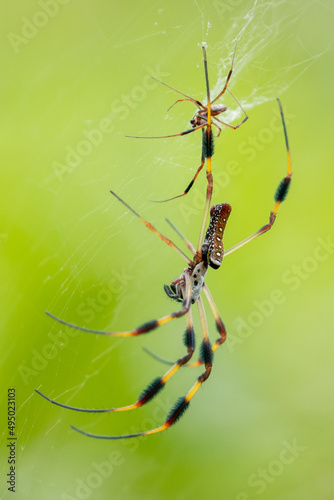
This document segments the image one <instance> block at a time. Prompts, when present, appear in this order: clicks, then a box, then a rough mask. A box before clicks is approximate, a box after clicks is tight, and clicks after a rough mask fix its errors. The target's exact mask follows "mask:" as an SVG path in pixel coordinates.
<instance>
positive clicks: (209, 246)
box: [202, 203, 232, 269]
mask: <svg viewBox="0 0 334 500" xmlns="http://www.w3.org/2000/svg"><path fill="white" fill-rule="evenodd" d="M231 210H232V209H231V205H229V204H228V203H220V204H219V205H213V206H212V207H211V210H210V223H209V227H208V229H207V231H206V234H205V238H204V243H203V245H202V259H203V261H204V262H206V263H207V264H208V265H209V266H210V267H212V268H213V269H218V268H219V267H220V266H221V263H222V261H223V257H224V247H223V235H224V230H225V226H226V222H227V219H228V218H229V216H230V213H231Z"/></svg>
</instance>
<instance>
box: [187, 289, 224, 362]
mask: <svg viewBox="0 0 334 500" xmlns="http://www.w3.org/2000/svg"><path fill="white" fill-rule="evenodd" d="M203 291H204V294H205V296H206V299H207V301H208V303H209V306H210V308H211V311H212V313H213V316H214V318H215V322H216V328H217V330H218V333H219V337H218V339H217V340H216V341H215V342H214V344H213V345H212V347H211V350H212V354H213V353H214V352H215V351H216V349H218V347H219V346H220V345H222V344H223V343H224V342H225V340H226V328H225V325H224V323H223V321H222V319H221V317H220V314H219V311H218V308H217V306H216V304H215V302H214V300H213V297H212V295H211V293H210V291H209V289H208V287H207V286H206V284H205V283H204V285H203ZM203 362H204V359H203V356H201V357H200V358H199V360H198V361H196V362H195V363H188V364H187V365H186V366H200V365H202V364H203Z"/></svg>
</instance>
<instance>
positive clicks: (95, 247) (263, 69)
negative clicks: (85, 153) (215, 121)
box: [4, 0, 331, 496]
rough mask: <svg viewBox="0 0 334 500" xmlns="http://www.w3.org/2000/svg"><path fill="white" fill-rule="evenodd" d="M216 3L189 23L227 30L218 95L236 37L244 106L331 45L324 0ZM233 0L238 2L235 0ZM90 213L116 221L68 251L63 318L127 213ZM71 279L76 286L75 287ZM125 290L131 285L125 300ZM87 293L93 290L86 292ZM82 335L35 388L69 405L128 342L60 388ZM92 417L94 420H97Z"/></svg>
mask: <svg viewBox="0 0 334 500" xmlns="http://www.w3.org/2000/svg"><path fill="white" fill-rule="evenodd" d="M214 4H215V9H216V15H217V16H218V20H217V19H214V13H213V12H212V8H211V7H210V8H209V7H208V5H207V4H206V3H204V4H201V3H200V2H199V0H197V1H195V2H194V8H196V9H198V10H199V12H200V19H199V20H198V21H197V22H196V23H195V25H194V26H193V27H192V35H193V37H195V33H196V29H198V27H199V25H200V26H201V30H202V33H201V35H202V39H201V40H198V43H199V45H200V44H201V43H207V41H208V40H209V38H210V33H211V31H214V30H216V29H220V30H221V31H222V32H224V36H223V37H222V40H221V42H220V43H219V44H216V45H215V46H214V47H212V46H210V50H214V51H215V53H216V54H217V53H221V54H222V56H221V58H220V59H219V60H216V62H215V63H213V62H212V61H210V64H211V65H212V64H215V65H216V68H215V69H216V74H217V75H218V76H217V81H216V82H215V83H214V82H211V86H212V90H211V93H212V95H216V94H217V93H218V92H219V90H220V89H221V88H222V86H223V85H224V83H225V79H226V75H227V72H228V70H229V68H230V65H231V56H232V54H233V51H234V47H235V42H236V41H238V46H237V52H236V59H235V64H234V73H233V81H235V82H238V83H237V85H236V90H235V93H236V95H237V96H238V99H239V100H240V102H241V104H242V106H243V107H244V108H245V109H246V110H247V111H248V110H250V109H252V108H254V107H256V106H259V105H261V104H263V103H265V102H268V101H271V100H273V99H274V98H275V97H277V96H282V95H283V94H284V92H286V91H287V90H288V89H289V88H290V87H291V86H292V85H294V84H295V82H296V81H297V80H298V79H299V78H300V77H301V76H302V75H303V73H305V72H306V71H308V70H310V68H311V66H312V64H314V63H315V62H316V61H317V60H318V59H319V58H320V57H321V56H322V55H323V54H325V53H326V52H327V51H328V50H329V49H330V48H331V47H329V46H327V45H326V44H325V43H324V42H321V41H320V42H319V46H317V47H315V46H309V42H308V39H307V32H306V29H305V25H304V20H305V18H306V17H307V16H308V14H309V11H310V10H312V9H323V10H326V9H327V7H326V6H325V5H324V4H323V3H322V2H318V1H314V2H309V3H305V2H302V1H295V2H288V1H280V2H277V3H274V2H266V1H257V0H255V1H254V2H239V3H238V2H234V3H233V5H232V3H231V6H229V3H228V2H214ZM235 4H237V5H236V6H235ZM181 40H182V39H181ZM129 43H130V41H129ZM268 47H271V49H272V50H271V51H270V55H268ZM284 47H289V50H285V52H286V53H288V55H289V57H288V58H287V59H285V60H281V58H280V57H279V56H278V54H279V53H281V52H282V50H283V51H284ZM254 78H255V80H254ZM213 83H214V84H213ZM238 87H239V88H240V91H239V88H238ZM226 115H227V116H226V121H228V122H233V121H234V120H237V119H238V118H240V116H242V111H241V110H240V108H239V107H237V106H235V107H234V108H231V107H230V108H229V109H228V110H227V112H226ZM224 118H225V117H224ZM168 148H169V144H168V145H162V146H161V151H160V155H159V157H163V156H164V155H167V153H168ZM141 159H144V157H143V158H139V159H138V161H140V160H141ZM177 167H179V165H177ZM159 168H161V169H162V168H165V167H164V165H160V166H159V167H158V169H159ZM146 175H147V172H145V171H144V172H143V173H142V174H141V175H138V173H136V177H135V178H136V180H138V179H140V177H142V178H145V177H146ZM133 180H134V178H133V177H132V175H131V174H126V175H125V176H124V178H123V182H122V184H120V185H119V186H118V190H119V191H126V189H127V188H129V187H130V185H131V182H133ZM95 181H96V179H95V180H94V179H93V180H92V181H91V183H92V185H93V182H95ZM138 200H139V197H138ZM136 201H137V200H136V199H133V200H132V205H134V206H135V207H136V209H137V210H138V211H139V212H140V213H141V205H140V202H139V205H138V204H136ZM93 212H98V213H100V214H107V215H108V217H107V218H108V219H109V221H110V220H112V223H110V222H109V224H106V225H105V227H104V231H102V232H100V233H99V234H97V232H96V231H95V232H94V231H92V232H91V233H90V234H89V236H88V237H87V239H86V240H83V241H82V245H81V246H79V247H77V248H76V249H75V250H74V251H72V253H70V254H69V256H68V261H67V262H64V268H66V267H69V268H70V273H69V274H67V275H66V277H64V279H63V281H62V284H61V286H60V288H59V290H55V296H54V300H53V301H52V303H51V304H50V308H52V305H53V304H56V303H57V302H59V301H61V302H62V303H63V300H62V299H63V297H64V295H65V296H67V298H66V301H65V303H63V304H64V305H63V309H62V310H61V311H60V312H59V314H60V315H62V317H64V316H66V312H67V311H68V309H69V306H70V304H71V302H72V300H73V299H74V297H75V296H76V293H77V292H78V289H79V288H80V284H81V281H82V276H83V274H84V272H85V270H86V268H88V267H89V264H90V262H92V261H96V260H98V259H100V258H101V254H102V251H103V249H104V248H105V247H106V246H107V245H114V246H115V247H117V245H118V237H119V236H120V230H118V229H117V230H116V231H113V232H110V229H111V228H114V227H116V226H117V227H119V226H118V225H117V224H118V223H119V222H122V221H123V218H124V217H126V216H127V215H126V214H124V215H121V216H117V217H116V218H115V216H114V215H113V212H112V211H111V203H110V201H106V202H104V203H101V204H100V206H97V207H96V209H94V210H93V211H90V212H87V213H86V215H85V218H90V217H91V216H92V214H93ZM143 215H144V216H145V213H143ZM81 222H82V220H78V222H77V224H74V225H72V226H71V224H70V223H69V224H68V225H67V227H66V224H65V223H62V226H60V227H61V229H62V230H64V229H68V231H69V234H70V235H72V236H73V235H74V234H75V232H76V230H77V228H78V227H79V226H80V223H81ZM124 225H125V227H126V226H127V222H124ZM47 238H48V234H44V235H42V236H41V238H40V240H39V241H37V242H36V246H37V247H38V246H39V245H42V244H43V241H45V239H47ZM63 247H64V248H67V242H66V241H64V243H63ZM136 248H137V258H135V259H134V260H133V261H132V263H131V265H130V266H129V270H128V273H129V274H135V273H136V271H135V268H136V266H137V265H140V263H141V262H142V261H143V260H144V259H145V258H146V257H147V256H148V255H151V254H150V252H149V249H148V244H147V243H146V242H145V241H140V240H139V239H137V240H136ZM61 250H63V249H62V248H60V249H58V251H61ZM51 258H52V257H51ZM59 273H60V274H61V273H62V269H60V270H59V271H57V272H55V273H54V274H53V275H51V276H48V278H47V279H46V281H45V283H47V282H51V283H52V282H53V281H55V279H56V277H57V275H58V274H59ZM103 280H104V277H103V275H102V273H101V274H100V275H99V276H96V282H97V283H98V284H99V285H101V286H102V284H103ZM73 284H75V285H74V286H73ZM97 286H98V285H97ZM91 289H92V292H94V285H91ZM124 290H126V296H125V298H124ZM85 291H86V292H89V290H85ZM136 294H138V287H134V288H133V290H130V289H129V288H128V286H127V284H126V285H125V288H124V289H123V290H122V293H121V294H120V297H119V298H118V299H117V302H116V306H115V307H114V310H113V320H116V319H117V317H118V315H122V314H124V312H125V311H126V307H127V303H131V301H133V300H135V297H136ZM153 296H154V293H151V295H150V298H151V299H153ZM123 299H124V300H123ZM106 318H108V314H107V311H103V313H102V322H103V321H105V322H106V323H107V324H108V323H109V321H110V317H109V320H107V319H106ZM100 324H101V321H100ZM97 327H98V326H97ZM56 328H57V326H56ZM77 338H78V337H74V339H70V343H69V347H67V348H66V349H69V350H70V351H71V353H72V361H71V363H72V364H71V365H70V366H64V364H63V358H62V355H59V356H58V357H56V359H55V361H53V363H52V378H50V372H49V371H48V372H47V373H46V372H44V373H43V372H42V373H41V375H40V377H39V382H40V383H36V386H38V387H40V386H41V385H42V386H43V385H44V386H45V387H47V388H48V389H50V388H52V389H53V390H51V391H49V390H48V394H49V395H50V396H51V397H56V398H57V399H59V400H61V401H66V402H67V403H68V404H71V403H72V404H75V398H76V396H77V394H79V393H80V391H83V390H84V388H85V386H86V385H88V384H89V383H90V382H91V381H92V379H94V381H96V383H98V380H99V376H100V375H101V372H102V371H103V369H104V367H105V366H106V365H107V364H108V363H109V362H110V357H108V355H109V354H110V352H111V351H113V350H114V349H117V347H118V346H119V345H120V344H121V342H123V341H121V340H118V339H113V342H112V344H111V345H110V347H109V348H107V349H104V350H103V349H100V354H97V352H95V351H94V355H93V356H92V357H91V359H90V362H89V364H88V365H87V371H86V374H85V376H84V378H83V380H82V381H81V382H80V383H79V384H77V385H70V384H69V387H68V388H67V389H66V391H64V392H62V393H60V392H59V389H58V377H60V376H63V373H64V370H73V369H75V366H76V363H77V362H78V360H79V357H80V355H81V350H80V349H79V345H80V342H79V341H78V345H77V346H76V339H77ZM50 342H51V341H50V340H48V343H50ZM98 342H99V340H97V343H98ZM51 343H52V342H51ZM100 344H101V343H100ZM53 348H54V350H56V349H57V341H53ZM97 351H98V349H97ZM87 360H88V357H87ZM32 397H34V396H33V395H32V394H30V395H29V396H27V397H26V399H25V400H24V401H23V402H22V404H21V406H20V410H19V412H18V418H20V419H21V422H20V425H21V432H22V434H24V440H23V442H22V441H21V442H20V447H19V448H18V450H17V451H18V460H20V458H21V455H22V454H23V452H24V450H25V448H26V446H27V444H28V442H29V439H30V434H31V433H30V431H28V429H29V426H31V425H32V427H33V426H34V423H35V422H36V421H37V419H38V418H40V414H41V412H42V404H41V409H40V410H39V412H38V413H36V414H35V415H34V417H33V422H32V421H31V419H28V417H27V413H28V412H29V403H30V401H31V399H32ZM96 403H97V402H96ZM73 421H74V419H73ZM94 421H95V422H96V419H95V418H94ZM61 424H62V422H61V420H55V421H54V424H53V427H50V429H49V431H48V432H47V433H45V435H44V439H45V440H48V441H49V440H50V443H51V442H52V439H53V438H52V437H50V436H52V430H53V428H54V427H56V426H60V425H61ZM23 431H25V432H23ZM34 462H35V461H34V459H33V460H32V463H31V467H32V468H34ZM6 493H7V490H6ZM4 496H5V494H4Z"/></svg>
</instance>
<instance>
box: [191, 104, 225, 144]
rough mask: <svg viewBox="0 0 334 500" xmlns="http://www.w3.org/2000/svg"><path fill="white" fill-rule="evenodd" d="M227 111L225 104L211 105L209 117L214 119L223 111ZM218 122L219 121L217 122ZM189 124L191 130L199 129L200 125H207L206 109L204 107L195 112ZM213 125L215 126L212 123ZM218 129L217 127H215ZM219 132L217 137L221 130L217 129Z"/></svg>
mask: <svg viewBox="0 0 334 500" xmlns="http://www.w3.org/2000/svg"><path fill="white" fill-rule="evenodd" d="M226 110H227V106H225V104H212V105H211V116H212V117H216V116H218V115H220V114H221V113H224V111H226ZM218 121H219V120H218ZM190 123H191V125H192V127H193V128H196V127H200V126H201V125H206V124H207V123H208V108H207V107H204V109H201V108H200V110H199V111H197V113H195V114H194V116H193V118H192V119H191V120H190ZM214 125H216V124H215V123H214ZM216 126H217V127H218V125H216ZM218 129H219V132H218V136H219V135H220V132H221V128H220V127H218Z"/></svg>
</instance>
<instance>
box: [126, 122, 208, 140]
mask: <svg viewBox="0 0 334 500" xmlns="http://www.w3.org/2000/svg"><path fill="white" fill-rule="evenodd" d="M203 127H206V123H204V125H199V126H198V127H194V128H190V129H188V130H184V131H183V132H181V133H180V134H171V135H152V136H143V135H126V136H125V137H130V138H131V139H167V138H168V137H179V136H181V135H187V134H191V133H192V132H195V130H199V129H200V128H203Z"/></svg>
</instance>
